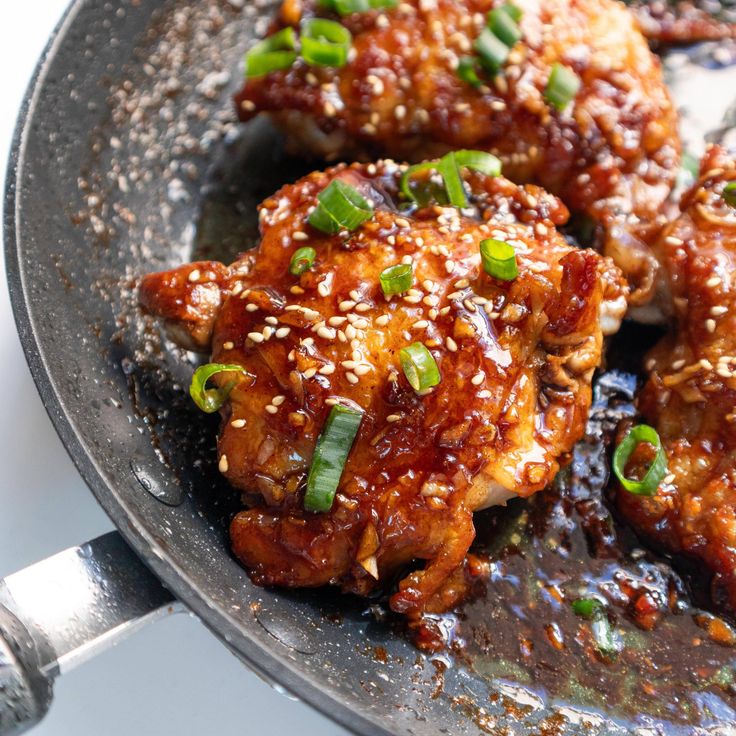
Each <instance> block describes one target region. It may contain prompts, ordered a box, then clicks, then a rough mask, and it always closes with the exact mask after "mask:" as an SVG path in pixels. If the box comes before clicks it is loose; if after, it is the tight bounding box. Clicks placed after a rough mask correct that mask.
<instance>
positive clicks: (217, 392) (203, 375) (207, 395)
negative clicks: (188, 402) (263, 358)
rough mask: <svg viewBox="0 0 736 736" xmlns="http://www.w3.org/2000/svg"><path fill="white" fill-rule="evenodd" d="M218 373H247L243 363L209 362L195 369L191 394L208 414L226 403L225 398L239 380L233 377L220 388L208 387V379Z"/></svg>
mask: <svg viewBox="0 0 736 736" xmlns="http://www.w3.org/2000/svg"><path fill="white" fill-rule="evenodd" d="M217 373H242V374H244V375H247V373H246V372H245V368H243V366H241V365H234V364H233V365H228V364H226V363H207V364H206V365H201V366H199V368H197V370H196V371H194V375H193V376H192V382H191V383H190V384H189V395H190V396H191V397H192V399H193V400H194V403H195V404H196V405H197V406H198V407H199V408H200V409H201V410H202V411H204V412H206V413H207V414H212V413H213V412H216V411H217V410H218V409H219V408H220V407H221V406H222V405H223V404H224V403H225V399H227V397H228V396H229V395H230V392H231V391H232V390H233V388H234V387H235V384H236V383H237V382H238V381H237V379H233V380H231V381H228V382H227V383H226V384H225V385H224V386H221V387H219V388H207V381H209V379H210V378H212V376H214V375H215V374H217Z"/></svg>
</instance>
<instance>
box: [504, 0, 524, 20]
mask: <svg viewBox="0 0 736 736" xmlns="http://www.w3.org/2000/svg"><path fill="white" fill-rule="evenodd" d="M501 10H503V12H504V13H508V15H509V17H510V18H511V20H513V21H515V22H516V23H518V22H519V21H520V20H521V17H522V15H524V13H523V12H522V10H521V8H519V7H517V6H516V5H513V4H512V3H506V4H505V5H502V6H501Z"/></svg>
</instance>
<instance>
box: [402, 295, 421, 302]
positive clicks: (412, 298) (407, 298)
mask: <svg viewBox="0 0 736 736" xmlns="http://www.w3.org/2000/svg"><path fill="white" fill-rule="evenodd" d="M403 299H404V301H405V302H406V303H407V304H419V302H421V301H422V297H421V296H405V297H403Z"/></svg>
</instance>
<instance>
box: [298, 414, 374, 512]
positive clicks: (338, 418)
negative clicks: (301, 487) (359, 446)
mask: <svg viewBox="0 0 736 736" xmlns="http://www.w3.org/2000/svg"><path fill="white" fill-rule="evenodd" d="M362 419H363V413H362V412H360V411H356V410H355V409H350V408H349V407H347V406H343V405H342V404H335V406H333V407H332V409H330V413H329V416H328V417H327V421H326V422H325V426H324V427H323V428H322V432H321V433H320V435H319V437H318V439H317V444H316V446H315V448H314V455H313V457H312V465H311V467H310V468H309V475H308V476H307V490H306V492H305V493H304V508H305V509H306V510H307V511H318V512H322V513H324V512H326V511H329V510H330V509H331V508H332V502H333V501H334V500H335V493H336V492H337V487H338V485H339V484H340V478H341V477H342V471H343V469H344V468H345V463H346V461H347V459H348V455H349V454H350V448H351V447H352V446H353V442H354V441H355V435H357V434H358V429H359V428H360V422H361V421H362Z"/></svg>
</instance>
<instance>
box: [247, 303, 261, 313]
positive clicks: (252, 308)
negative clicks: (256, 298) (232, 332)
mask: <svg viewBox="0 0 736 736" xmlns="http://www.w3.org/2000/svg"><path fill="white" fill-rule="evenodd" d="M257 309H258V305H257V304H253V302H248V303H247V304H246V305H245V311H246V312H255V311H257Z"/></svg>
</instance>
